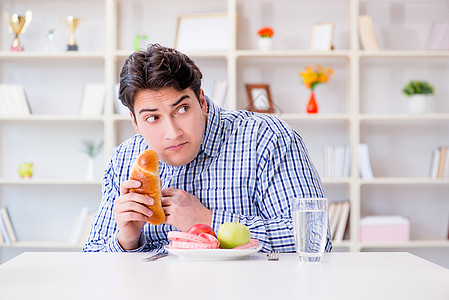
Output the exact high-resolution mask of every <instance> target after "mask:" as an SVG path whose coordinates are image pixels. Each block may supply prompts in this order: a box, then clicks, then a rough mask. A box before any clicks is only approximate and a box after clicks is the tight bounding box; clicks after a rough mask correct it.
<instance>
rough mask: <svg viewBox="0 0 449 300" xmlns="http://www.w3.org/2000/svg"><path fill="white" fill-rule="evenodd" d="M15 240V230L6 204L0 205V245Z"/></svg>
mask: <svg viewBox="0 0 449 300" xmlns="http://www.w3.org/2000/svg"><path fill="white" fill-rule="evenodd" d="M15 242H17V236H16V232H15V230H14V227H13V226H12V222H11V218H10V216H9V212H8V209H7V207H6V206H2V207H0V245H1V244H7V245H9V244H12V243H15Z"/></svg>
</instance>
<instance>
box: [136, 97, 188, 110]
mask: <svg viewBox="0 0 449 300" xmlns="http://www.w3.org/2000/svg"><path fill="white" fill-rule="evenodd" d="M187 98H190V96H189V95H184V96H182V97H181V98H179V99H178V100H177V101H176V102H175V103H173V104H172V105H171V106H172V107H174V106H176V105H178V104H179V103H181V102H182V101H183V100H184V99H187ZM158 110H159V108H142V109H141V110H140V111H139V114H141V113H143V112H154V111H158Z"/></svg>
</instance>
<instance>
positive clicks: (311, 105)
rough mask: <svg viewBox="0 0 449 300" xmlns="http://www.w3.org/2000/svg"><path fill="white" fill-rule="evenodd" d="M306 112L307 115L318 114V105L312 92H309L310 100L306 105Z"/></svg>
mask: <svg viewBox="0 0 449 300" xmlns="http://www.w3.org/2000/svg"><path fill="white" fill-rule="evenodd" d="M306 110H307V113H308V114H316V113H318V104H317V103H316V100H315V93H314V92H313V91H311V92H310V99H309V102H308V103H307V107H306Z"/></svg>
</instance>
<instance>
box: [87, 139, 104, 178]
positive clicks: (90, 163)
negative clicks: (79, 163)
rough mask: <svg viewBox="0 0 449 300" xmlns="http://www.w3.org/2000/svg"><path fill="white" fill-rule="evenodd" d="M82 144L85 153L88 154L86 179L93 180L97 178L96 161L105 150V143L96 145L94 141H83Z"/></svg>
mask: <svg viewBox="0 0 449 300" xmlns="http://www.w3.org/2000/svg"><path fill="white" fill-rule="evenodd" d="M82 143H83V146H84V153H86V154H87V157H88V160H87V174H86V179H88V180H92V179H94V178H95V172H94V159H95V157H96V156H97V155H98V154H99V153H100V151H101V149H102V148H103V141H101V142H99V143H98V144H95V142H94V141H92V140H83V141H82Z"/></svg>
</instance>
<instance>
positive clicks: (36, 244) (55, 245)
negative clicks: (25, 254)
mask: <svg viewBox="0 0 449 300" xmlns="http://www.w3.org/2000/svg"><path fill="white" fill-rule="evenodd" d="M0 248H17V249H23V248H30V249H68V250H76V251H80V250H81V248H82V247H81V246H79V245H74V244H71V243H69V242H50V241H19V242H15V243H11V244H2V245H0Z"/></svg>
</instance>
